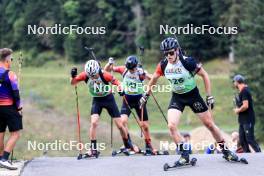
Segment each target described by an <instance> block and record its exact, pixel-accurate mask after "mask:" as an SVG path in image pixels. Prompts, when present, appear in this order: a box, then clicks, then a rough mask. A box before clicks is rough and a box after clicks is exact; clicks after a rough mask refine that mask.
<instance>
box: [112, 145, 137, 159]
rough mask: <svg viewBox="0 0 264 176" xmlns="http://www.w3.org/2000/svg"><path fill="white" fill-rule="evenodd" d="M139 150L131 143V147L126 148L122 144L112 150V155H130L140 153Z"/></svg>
mask: <svg viewBox="0 0 264 176" xmlns="http://www.w3.org/2000/svg"><path fill="white" fill-rule="evenodd" d="M140 153H141V150H140V149H139V148H138V147H137V146H136V145H133V147H132V148H126V147H124V146H122V147H120V149H119V150H114V151H113V152H112V156H113V157H114V156H117V155H125V156H130V155H135V154H140Z"/></svg>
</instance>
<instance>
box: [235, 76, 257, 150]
mask: <svg viewBox="0 0 264 176" xmlns="http://www.w3.org/2000/svg"><path fill="white" fill-rule="evenodd" d="M233 82H234V86H235V88H236V89H238V91H239V94H238V96H236V97H235V102H236V108H235V109H234V112H235V113H236V114H237V115H238V123H239V141H240V143H241V146H242V148H243V151H244V152H250V147H252V149H253V150H254V151H255V152H261V149H260V147H259V145H258V143H257V142H256V140H255V136H254V125H255V113H254V107H253V100H252V96H251V93H250V90H249V88H248V86H247V85H246V83H245V78H244V77H243V76H242V75H236V76H235V77H234V78H233Z"/></svg>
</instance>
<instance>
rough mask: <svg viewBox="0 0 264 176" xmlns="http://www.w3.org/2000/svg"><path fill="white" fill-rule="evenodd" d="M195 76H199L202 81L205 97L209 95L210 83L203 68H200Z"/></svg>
mask: <svg viewBox="0 0 264 176" xmlns="http://www.w3.org/2000/svg"><path fill="white" fill-rule="evenodd" d="M197 74H198V75H199V76H201V77H202V79H203V81H204V86H205V92H206V95H211V82H210V79H209V75H208V73H207V72H206V71H205V70H204V69H203V67H201V69H200V70H199V72H198V73H197Z"/></svg>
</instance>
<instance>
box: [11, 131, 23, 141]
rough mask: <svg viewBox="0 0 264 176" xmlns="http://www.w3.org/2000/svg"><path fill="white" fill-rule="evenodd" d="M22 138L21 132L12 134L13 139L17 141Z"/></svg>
mask: <svg viewBox="0 0 264 176" xmlns="http://www.w3.org/2000/svg"><path fill="white" fill-rule="evenodd" d="M20 136H21V134H20V132H19V131H16V132H12V133H11V137H13V138H15V139H16V140H17V139H19V138H20Z"/></svg>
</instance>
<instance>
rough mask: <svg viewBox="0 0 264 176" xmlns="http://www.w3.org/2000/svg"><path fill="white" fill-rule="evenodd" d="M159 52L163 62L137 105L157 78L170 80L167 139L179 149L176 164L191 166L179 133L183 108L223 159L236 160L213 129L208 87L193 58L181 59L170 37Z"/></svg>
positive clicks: (205, 73) (217, 130)
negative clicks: (201, 88) (201, 84)
mask: <svg viewBox="0 0 264 176" xmlns="http://www.w3.org/2000/svg"><path fill="white" fill-rule="evenodd" d="M160 50H161V51H162V52H163V54H164V59H163V60H162V61H160V63H159V64H158V66H157V68H156V71H155V73H154V74H153V77H152V79H151V80H150V82H149V84H148V88H147V92H146V93H145V94H144V96H143V97H142V98H141V100H140V102H141V104H142V105H143V104H145V103H147V100H148V97H149V95H150V94H151V91H152V87H153V85H155V84H156V83H157V80H158V79H159V77H161V76H164V77H166V78H167V79H168V80H169V82H170V85H171V91H172V97H171V100H170V104H169V107H168V114H167V118H168V128H169V131H170V136H171V137H172V139H173V140H174V142H175V143H176V144H177V147H179V151H181V157H180V159H179V160H178V161H177V163H178V164H179V165H184V164H186V163H189V162H190V159H189V152H188V149H186V145H185V144H184V142H183V141H184V140H183V138H182V136H181V135H180V133H179V130H178V125H179V122H180V116H181V114H182V112H183V110H184V108H185V106H189V107H190V108H191V109H192V111H193V112H194V113H195V114H196V115H197V116H198V117H199V119H200V120H201V121H202V123H203V124H204V125H205V126H206V127H207V128H208V130H210V132H211V134H212V135H213V137H214V138H215V140H216V142H217V143H218V145H219V146H220V148H221V150H222V152H223V154H224V157H225V158H226V159H228V160H237V159H238V157H237V156H236V155H235V154H234V153H232V152H231V151H230V150H228V149H227V147H226V145H225V141H224V138H223V136H222V135H221V132H220V130H219V128H218V127H217V126H216V125H215V123H214V120H213V118H212V114H211V112H210V111H209V110H208V107H209V108H210V109H213V106H214V98H213V96H212V95H211V83H210V80H209V76H208V74H207V72H206V71H205V70H204V69H203V68H202V66H201V64H198V63H197V62H196V61H195V60H194V59H193V58H191V57H185V56H183V54H182V52H181V50H180V47H179V44H178V41H177V40H176V39H175V38H172V37H169V38H166V39H165V40H163V41H162V42H161V44H160ZM196 74H197V75H199V76H200V77H201V78H202V79H203V81H204V86H205V91H206V94H207V96H206V103H205V102H204V100H203V98H202V97H201V95H200V93H199V90H198V88H197V86H196V82H195V78H194V76H195V75H196Z"/></svg>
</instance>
